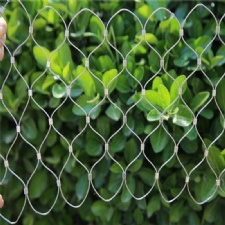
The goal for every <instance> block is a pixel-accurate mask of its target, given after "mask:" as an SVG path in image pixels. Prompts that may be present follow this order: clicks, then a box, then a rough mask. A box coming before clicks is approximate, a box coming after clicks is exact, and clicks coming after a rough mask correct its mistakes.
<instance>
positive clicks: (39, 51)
mask: <svg viewBox="0 0 225 225" xmlns="http://www.w3.org/2000/svg"><path fill="white" fill-rule="evenodd" d="M33 54H34V58H35V59H36V61H37V62H38V65H39V66H40V68H41V69H45V68H46V65H47V59H48V57H49V55H50V51H49V50H48V49H47V48H45V47H44V46H40V47H39V46H37V45H35V46H34V48H33Z"/></svg>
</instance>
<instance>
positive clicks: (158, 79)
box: [152, 76, 163, 91]
mask: <svg viewBox="0 0 225 225" xmlns="http://www.w3.org/2000/svg"><path fill="white" fill-rule="evenodd" d="M160 84H163V81H162V78H161V77H158V76H157V77H155V78H154V80H153V82H152V90H154V91H158V87H159V85H160Z"/></svg>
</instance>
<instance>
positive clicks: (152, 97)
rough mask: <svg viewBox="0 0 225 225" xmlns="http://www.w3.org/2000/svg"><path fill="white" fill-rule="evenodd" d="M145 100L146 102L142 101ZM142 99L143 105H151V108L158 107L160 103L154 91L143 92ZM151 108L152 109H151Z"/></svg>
mask: <svg viewBox="0 0 225 225" xmlns="http://www.w3.org/2000/svg"><path fill="white" fill-rule="evenodd" d="M145 98H146V100H147V102H146V100H145V101H144V99H145ZM144 99H143V103H142V104H143V105H145V104H147V105H149V104H151V105H153V106H155V107H156V106H160V102H159V94H158V93H157V92H156V91H153V90H147V91H146V92H145V97H144ZM151 108H152V107H151Z"/></svg>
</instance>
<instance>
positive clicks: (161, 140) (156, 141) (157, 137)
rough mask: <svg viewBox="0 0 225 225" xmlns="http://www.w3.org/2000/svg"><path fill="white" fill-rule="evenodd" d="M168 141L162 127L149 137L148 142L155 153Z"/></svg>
mask: <svg viewBox="0 0 225 225" xmlns="http://www.w3.org/2000/svg"><path fill="white" fill-rule="evenodd" d="M168 141H169V136H168V134H167V133H166V131H165V130H164V129H163V127H162V126H160V127H158V128H157V129H156V131H155V132H154V133H153V134H152V135H151V136H150V142H151V145H152V148H153V151H154V152H155V153H159V152H161V151H162V150H163V149H164V148H165V146H166V145H167V143H168Z"/></svg>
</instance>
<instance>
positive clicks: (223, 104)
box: [216, 78, 225, 112]
mask: <svg viewBox="0 0 225 225" xmlns="http://www.w3.org/2000/svg"><path fill="white" fill-rule="evenodd" d="M224 90H225V78H223V79H222V80H221V81H220V82H219V84H218V86H217V89H216V100H217V102H218V105H219V107H220V108H221V109H222V110H223V112H225V91H224Z"/></svg>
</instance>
